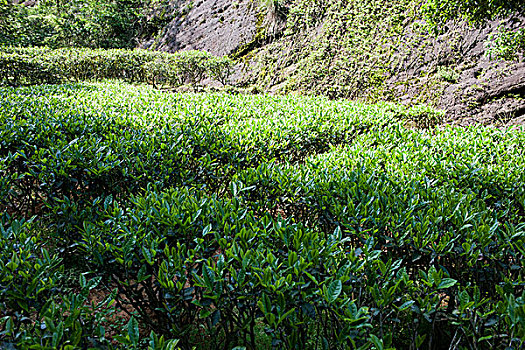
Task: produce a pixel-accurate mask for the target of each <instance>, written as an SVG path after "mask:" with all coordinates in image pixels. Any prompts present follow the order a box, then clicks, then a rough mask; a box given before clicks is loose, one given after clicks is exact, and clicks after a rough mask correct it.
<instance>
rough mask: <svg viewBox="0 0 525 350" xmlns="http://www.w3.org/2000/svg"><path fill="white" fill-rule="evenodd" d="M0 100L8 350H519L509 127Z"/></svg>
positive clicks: (201, 104) (518, 224)
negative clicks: (11, 349)
mask: <svg viewBox="0 0 525 350" xmlns="http://www.w3.org/2000/svg"><path fill="white" fill-rule="evenodd" d="M0 95H1V96H0V97H1V98H2V101H6V103H3V104H2V106H1V107H0V159H1V161H0V175H1V179H2V180H1V182H0V192H1V194H2V197H0V198H2V200H1V202H0V205H2V207H3V208H4V214H3V219H2V231H1V232H2V235H1V239H2V241H1V242H0V243H1V244H3V246H5V247H7V248H6V249H5V250H3V251H2V253H1V254H2V255H0V256H1V264H2V266H1V267H2V269H1V271H2V273H1V275H0V288H1V290H2V291H3V294H2V295H4V297H3V298H2V299H0V312H1V313H2V323H1V324H0V327H1V328H0V342H4V344H17V346H19V347H24V346H35V347H36V348H38V347H39V346H40V347H41V348H54V347H60V346H71V348H74V347H77V346H78V347H91V346H93V347H96V346H107V347H111V346H114V347H115V346H121V347H133V346H134V347H136V348H146V347H148V346H150V348H153V349H164V348H169V347H175V346H181V347H182V348H192V347H193V346H197V347H198V348H234V347H236V346H239V347H246V348H251V349H255V348H269V347H274V348H283V349H296V348H299V347H303V348H312V349H315V348H323V349H336V348H343V349H346V348H360V349H369V348H373V347H375V348H376V349H388V348H406V349H409V348H411V349H417V348H445V347H458V348H464V349H474V348H478V349H479V348H486V347H489V346H491V347H494V348H515V349H519V348H520V347H522V346H523V345H524V344H523V339H524V338H525V294H524V286H525V284H524V280H523V277H524V276H523V271H524V266H523V265H524V262H523V261H524V259H523V258H524V254H525V249H524V248H523V247H525V225H524V220H523V213H524V209H525V196H524V192H523V191H524V190H523V188H524V185H525V184H524V182H525V175H524V173H523V167H524V157H523V152H524V151H523V147H522V146H523V142H524V141H525V136H524V134H523V132H522V131H521V130H518V129H513V130H498V129H490V128H484V129H474V128H472V129H458V128H452V127H444V128H442V129H437V128H429V129H426V130H423V131H422V130H414V129H408V128H406V127H405V126H404V123H405V121H403V120H400V117H399V115H410V114H411V113H409V112H408V111H403V109H402V107H399V106H392V105H389V104H384V105H362V104H359V103H353V102H346V101H328V100H325V99H321V98H304V97H292V96H288V97H271V96H243V95H237V96H231V95H225V94H184V95H181V94H167V93H163V92H160V91H157V90H154V89H152V88H149V87H146V86H128V85H116V84H110V83H105V84H100V83H99V84H87V83H83V84H71V85H56V86H39V87H27V88H16V89H15V88H5V89H0ZM400 110H401V112H403V113H400ZM404 112H406V113H404ZM427 112H428V111H427ZM411 118H412V117H411ZM68 273H69V274H68ZM71 275H74V276H73V277H72V276H71ZM77 275H78V276H77ZM68 276H69V277H68ZM77 280H78V282H75V281H77ZM64 281H69V282H68V283H69V286H70V287H68V284H67V283H64ZM100 294H102V295H103V298H98V299H96V298H95V299H96V302H94V296H93V295H100ZM73 310H78V311H76V312H73ZM116 310H119V311H120V312H121V313H122V312H124V313H126V312H127V313H129V314H130V315H129V316H128V317H127V318H125V321H122V325H120V324H118V323H117V322H116V321H115V320H116V318H115V317H116V316H115V312H116ZM139 325H140V327H139ZM121 326H123V327H121ZM152 331H154V332H152ZM115 332H116V333H117V335H115ZM119 334H120V335H119ZM150 334H151V335H150ZM148 335H149V337H148ZM167 339H178V340H179V342H178V344H177V345H176V344H175V342H174V341H172V342H168V341H167ZM118 342H120V345H116V344H117V343H118ZM35 344H36V345H35ZM111 344H113V345H111Z"/></svg>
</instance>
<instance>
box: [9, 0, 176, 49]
mask: <svg viewBox="0 0 525 350" xmlns="http://www.w3.org/2000/svg"><path fill="white" fill-rule="evenodd" d="M166 9H167V3H162V2H160V1H157V0H110V1H107V0H73V1H69V2H67V3H66V2H65V1H63V0H40V1H38V2H36V3H35V4H34V5H28V4H27V3H24V4H15V3H14V2H11V1H9V0H4V2H3V3H0V45H17V46H49V47H54V48H57V47H71V46H77V47H78V46H80V47H91V48H131V47H135V46H136V45H137V40H138V39H140V38H141V37H146V36H152V35H155V34H156V32H157V31H158V30H159V29H161V28H162V27H163V25H164V24H166V23H167V21H168V20H169V19H170V16H169V15H168V14H167V11H166Z"/></svg>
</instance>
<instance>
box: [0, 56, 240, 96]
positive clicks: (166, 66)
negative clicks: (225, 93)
mask: <svg viewBox="0 0 525 350" xmlns="http://www.w3.org/2000/svg"><path fill="white" fill-rule="evenodd" d="M232 69H233V61H232V60H230V59H229V58H228V57H216V56H213V55H211V54H209V53H207V52H202V51H181V52H178V53H174V54H169V53H163V52H155V51H147V50H139V49H136V50H122V49H114V50H102V49H97V50H92V49H70V48H68V49H57V50H51V49H48V48H19V47H2V48H0V84H2V85H11V86H18V85H36V84H56V83H63V82H67V81H82V80H103V79H123V80H125V81H128V82H135V83H138V82H141V83H150V84H153V85H154V86H157V85H168V86H172V87H176V86H180V85H183V84H191V85H193V86H196V85H198V84H200V83H201V82H202V80H203V79H204V78H206V77H208V78H211V79H215V80H217V81H218V82H220V83H222V84H224V85H225V84H227V83H228V82H229V77H230V75H231V74H232Z"/></svg>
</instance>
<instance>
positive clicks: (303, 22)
mask: <svg viewBox="0 0 525 350" xmlns="http://www.w3.org/2000/svg"><path fill="white" fill-rule="evenodd" d="M388 2H389V4H388V6H385V2H384V1H382V0H372V1H361V0H353V1H342V0H316V1H305V0H289V1H261V0H258V1H256V0H238V1H229V0H195V1H189V0H186V1H178V2H175V3H173V4H172V6H173V10H174V11H175V14H176V15H175V17H174V20H173V21H172V22H171V23H170V25H169V26H168V27H166V29H165V30H164V32H163V33H162V34H161V35H160V36H159V37H157V38H154V39H152V40H150V41H148V42H146V43H144V45H143V46H144V47H150V48H154V49H160V50H165V51H177V50H187V49H199V50H206V51H209V52H211V53H214V54H218V55H228V54H229V55H233V56H235V57H236V58H239V59H240V62H242V63H241V64H240V65H239V67H238V72H237V74H236V76H235V80H236V83H238V84H242V85H250V84H254V85H257V86H259V87H260V88H262V89H264V90H266V91H271V92H274V93H286V92H300V93H314V94H323V95H328V96H330V97H333V98H352V99H366V100H371V101H375V100H390V101H396V102H401V103H407V104H417V103H426V104H431V105H434V106H436V107H438V108H440V109H443V110H446V111H447V114H446V115H447V120H446V121H447V122H451V123H459V124H463V125H466V124H472V123H484V124H505V125H507V124H519V123H522V122H523V120H524V119H525V63H523V58H522V57H521V62H520V58H518V59H517V60H515V61H512V62H509V61H505V62H504V61H498V60H495V59H491V58H489V57H488V55H487V43H489V42H490V37H491V35H493V34H494V33H496V32H497V30H498V26H500V25H504V26H505V27H507V28H519V27H523V26H525V19H523V18H519V17H518V18H513V19H503V20H498V21H493V22H489V23H487V24H486V25H485V26H484V27H482V28H471V27H469V26H467V25H466V24H464V23H450V24H448V25H447V28H446V30H445V31H444V32H443V33H442V34H440V35H437V36H436V35H434V34H432V33H429V32H428V30H427V29H426V27H425V26H424V24H423V21H422V20H421V18H422V16H421V12H420V2H418V1H415V0H401V1H393V0H392V1H388Z"/></svg>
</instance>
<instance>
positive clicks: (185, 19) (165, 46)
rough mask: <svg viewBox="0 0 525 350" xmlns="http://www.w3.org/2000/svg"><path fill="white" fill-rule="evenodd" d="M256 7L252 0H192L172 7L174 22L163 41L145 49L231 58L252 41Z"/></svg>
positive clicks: (150, 44) (166, 31) (151, 42)
mask: <svg viewBox="0 0 525 350" xmlns="http://www.w3.org/2000/svg"><path fill="white" fill-rule="evenodd" d="M256 6H258V3H257V2H255V1H252V0H237V1H231V0H193V1H179V2H176V3H173V4H172V7H173V9H174V11H175V13H176V15H175V18H174V19H173V20H172V22H171V23H170V24H169V25H168V26H167V27H166V29H165V30H164V32H163V33H161V35H160V37H159V38H157V39H152V40H149V41H148V42H146V43H144V44H143V45H142V47H144V48H153V49H156V50H162V51H167V52H175V51H179V50H204V51H208V52H210V53H212V54H214V55H219V56H222V55H228V54H230V53H231V52H233V51H234V50H235V49H236V48H238V47H239V46H241V45H242V44H245V43H247V42H250V41H252V40H253V38H254V36H255V34H256V20H257V18H256V13H257V11H256V8H255V7H256Z"/></svg>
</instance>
